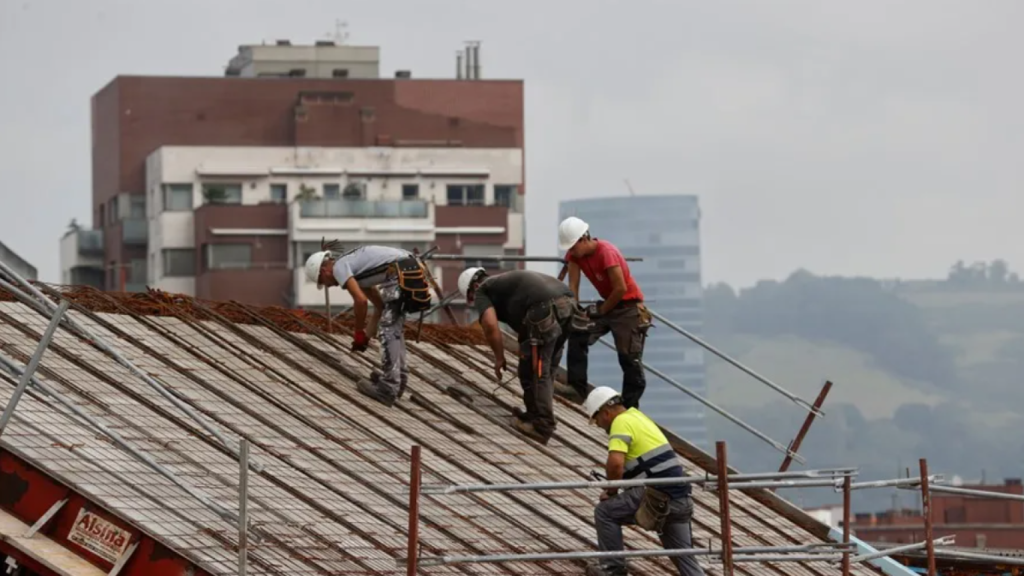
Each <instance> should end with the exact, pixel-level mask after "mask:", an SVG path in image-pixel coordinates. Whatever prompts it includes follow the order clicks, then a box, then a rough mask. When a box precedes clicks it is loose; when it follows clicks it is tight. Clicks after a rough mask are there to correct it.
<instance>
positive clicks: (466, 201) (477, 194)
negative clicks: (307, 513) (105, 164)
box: [448, 184, 484, 206]
mask: <svg viewBox="0 0 1024 576" xmlns="http://www.w3.org/2000/svg"><path fill="white" fill-rule="evenodd" d="M448 205H449V206H483V205H484V185H483V184H449V185H448Z"/></svg>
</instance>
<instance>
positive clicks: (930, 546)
mask: <svg viewBox="0 0 1024 576" xmlns="http://www.w3.org/2000/svg"><path fill="white" fill-rule="evenodd" d="M920 465H921V514H922V515H923V516H924V539H925V541H926V542H927V544H926V545H925V550H927V552H928V576H935V543H934V542H932V498H931V493H930V492H929V491H928V460H927V459H925V458H921V461H920Z"/></svg>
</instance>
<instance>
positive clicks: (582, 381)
mask: <svg viewBox="0 0 1024 576" xmlns="http://www.w3.org/2000/svg"><path fill="white" fill-rule="evenodd" d="M558 244H559V248H561V249H562V250H565V251H566V256H565V260H566V264H567V265H568V267H569V289H570V290H572V293H573V294H574V295H575V296H576V300H577V302H578V301H579V297H580V272H582V273H583V275H584V276H586V277H587V280H590V283H591V284H593V285H594V288H596V289H597V293H598V294H600V295H601V299H602V300H601V302H599V303H596V304H591V305H590V306H588V307H587V310H586V312H587V316H588V317H589V319H590V321H589V323H588V324H587V326H586V327H585V328H584V329H582V330H581V329H576V330H574V332H573V333H572V334H570V336H569V346H568V357H567V358H566V365H567V368H568V370H567V371H568V381H569V385H570V386H572V388H573V389H574V390H575V391H576V393H577V394H579V396H580V398H581V399H582V398H586V397H587V394H588V392H589V389H588V385H587V355H588V353H589V351H590V347H591V346H592V345H594V343H596V342H597V340H598V339H599V338H600V337H602V336H604V335H605V334H607V333H608V332H611V333H612V338H614V339H615V350H616V352H617V354H618V357H619V366H621V367H622V404H623V405H624V406H625V407H626V408H639V407H640V397H641V396H643V394H644V388H645V387H646V386H647V381H646V378H645V377H644V368H643V365H642V364H641V360H642V359H643V353H644V343H645V341H646V340H647V330H648V329H649V328H650V326H651V314H650V312H648V311H647V308H646V307H644V303H643V302H644V294H643V292H641V291H640V287H639V286H637V283H636V281H635V280H634V279H633V275H632V274H630V272H629V265H628V264H627V263H626V259H625V258H623V257H622V253H621V252H619V249H618V248H616V247H615V245H614V244H612V243H611V242H608V241H607V240H599V239H597V238H594V237H592V236H591V235H590V226H589V225H588V224H587V223H586V222H584V221H583V220H580V219H579V218H576V217H575V216H571V217H569V218H566V219H565V220H563V221H562V223H561V224H559V226H558ZM577 328H578V327H577Z"/></svg>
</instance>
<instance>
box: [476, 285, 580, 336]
mask: <svg viewBox="0 0 1024 576" xmlns="http://www.w3.org/2000/svg"><path fill="white" fill-rule="evenodd" d="M559 296H570V297H571V296H572V290H569V287H568V286H566V285H565V284H562V283H561V282H559V281H558V278H555V277H553V276H548V275H547V274H541V273H540V272H533V271H531V270H513V271H511V272H505V273H504V274H499V275H497V276H492V277H490V278H488V279H486V280H484V282H483V284H481V285H480V286H479V287H478V288H477V289H476V293H475V295H474V300H473V307H474V308H476V310H477V312H479V313H480V314H483V313H484V311H486V310H487V309H488V308H492V307H493V308H494V313H495V314H497V316H498V321H499V322H504V323H505V324H508V325H509V327H510V328H512V329H513V330H515V331H516V332H519V331H521V330H522V326H523V319H524V318H525V317H526V311H527V310H529V309H530V307H531V306H533V305H534V304H538V303H540V302H546V301H548V300H551V299H552V298H558V297H559Z"/></svg>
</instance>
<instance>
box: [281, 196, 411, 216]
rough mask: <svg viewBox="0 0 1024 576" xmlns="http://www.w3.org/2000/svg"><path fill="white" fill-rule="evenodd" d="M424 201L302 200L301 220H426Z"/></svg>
mask: <svg viewBox="0 0 1024 576" xmlns="http://www.w3.org/2000/svg"><path fill="white" fill-rule="evenodd" d="M429 214H430V210H429V207H428V205H427V202H426V201H425V200H376V201H374V200H344V199H330V200H302V201H299V216H300V217H302V218H427V217H428V216H429Z"/></svg>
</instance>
